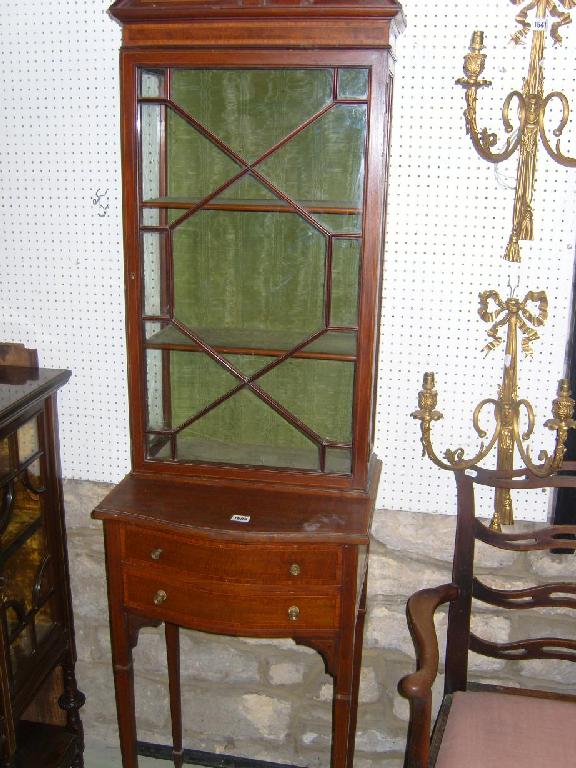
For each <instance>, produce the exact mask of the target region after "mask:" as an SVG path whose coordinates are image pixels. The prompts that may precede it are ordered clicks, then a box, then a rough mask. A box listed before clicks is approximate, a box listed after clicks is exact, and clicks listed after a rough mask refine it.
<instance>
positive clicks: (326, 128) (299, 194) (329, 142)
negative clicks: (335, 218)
mask: <svg viewBox="0 0 576 768" xmlns="http://www.w3.org/2000/svg"><path fill="white" fill-rule="evenodd" d="M365 142H366V107H365V106H363V105H355V104H354V105H343V104H340V105H338V106H336V107H334V109H331V110H330V111H329V112H327V113H325V114H324V115H323V116H322V117H321V118H320V119H319V120H316V121H315V122H314V123H312V124H311V125H309V126H308V127H307V128H306V129H305V130H304V131H302V133H300V134H298V135H297V136H295V137H294V138H293V139H291V140H290V141H289V142H288V143H287V144H286V145H285V146H283V147H282V148H281V149H279V150H278V151H277V152H275V153H274V154H273V155H272V156H271V157H269V158H268V159H267V160H265V161H264V162H263V163H261V164H260V165H258V171H260V172H261V173H263V174H264V176H266V178H267V179H269V180H270V181H271V182H272V183H273V184H274V185H275V186H277V187H278V188H279V189H281V190H282V191H283V192H285V193H287V194H288V195H289V196H290V197H291V198H292V199H293V200H296V201H299V202H301V203H302V205H303V206H304V207H306V208H309V209H311V210H312V209H314V210H317V207H318V206H317V204H318V202H319V201H326V202H328V201H329V202H331V203H334V204H338V205H340V206H342V207H345V208H349V207H350V206H352V207H354V208H358V209H360V210H361V209H362V200H363V194H364V148H365ZM332 207H333V206H332Z"/></svg>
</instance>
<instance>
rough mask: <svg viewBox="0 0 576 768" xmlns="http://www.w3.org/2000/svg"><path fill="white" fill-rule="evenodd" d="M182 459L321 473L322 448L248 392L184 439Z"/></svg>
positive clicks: (210, 415) (180, 440) (181, 437)
mask: <svg viewBox="0 0 576 768" xmlns="http://www.w3.org/2000/svg"><path fill="white" fill-rule="evenodd" d="M178 459H180V460H182V459H188V460H196V461H208V462H224V463H230V464H246V465H254V466H270V467H286V468H287V467H293V468H297V469H309V470H319V469H320V463H319V451H318V447H317V446H316V445H315V444H314V443H313V442H311V441H310V440H308V438H307V437H306V436H305V435H303V434H302V433H301V432H299V431H298V430H297V429H296V428H295V427H293V426H292V425H291V424H289V423H288V422H287V421H286V420H285V419H283V418H282V417H281V416H280V415H278V414H277V413H276V412H275V411H274V410H272V409H271V408H270V407H269V406H267V405H266V403H264V402H263V401H262V400H261V399H260V398H259V397H257V396H256V395H255V394H254V393H253V392H250V391H247V390H245V389H243V390H241V391H240V392H238V393H237V394H236V395H234V396H233V397H231V398H229V399H228V400H226V401H225V402H224V403H222V404H221V405H219V406H218V407H217V408H215V409H214V410H213V411H210V413H208V414H207V415H206V416H204V417H203V418H201V419H199V420H198V421H197V422H195V423H194V424H192V425H191V426H190V427H188V428H187V429H186V430H184V431H183V432H182V433H181V434H180V435H179V437H178Z"/></svg>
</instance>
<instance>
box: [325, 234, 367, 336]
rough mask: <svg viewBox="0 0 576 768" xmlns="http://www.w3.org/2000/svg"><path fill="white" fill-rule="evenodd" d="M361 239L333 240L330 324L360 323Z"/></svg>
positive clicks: (350, 324)
mask: <svg viewBox="0 0 576 768" xmlns="http://www.w3.org/2000/svg"><path fill="white" fill-rule="evenodd" d="M359 275H360V240H352V239H338V238H335V239H334V240H333V241H332V293H331V312H330V324H331V325H336V326H352V327H355V326H357V325H358V291H359Z"/></svg>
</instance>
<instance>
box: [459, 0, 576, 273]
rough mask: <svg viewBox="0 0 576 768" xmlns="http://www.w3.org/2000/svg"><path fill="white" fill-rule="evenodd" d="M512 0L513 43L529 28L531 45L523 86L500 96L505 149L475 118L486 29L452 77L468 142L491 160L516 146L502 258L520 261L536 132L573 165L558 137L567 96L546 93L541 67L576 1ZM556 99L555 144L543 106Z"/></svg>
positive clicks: (529, 231) (529, 217) (527, 233)
mask: <svg viewBox="0 0 576 768" xmlns="http://www.w3.org/2000/svg"><path fill="white" fill-rule="evenodd" d="M510 1H511V2H512V3H513V4H514V5H522V4H524V7H523V9H522V10H521V11H520V12H519V13H518V14H517V15H516V21H517V23H518V24H519V25H520V29H519V30H518V31H517V32H516V33H515V34H514V35H513V36H512V40H513V42H514V43H516V44H519V43H522V42H523V41H524V40H525V38H526V37H527V36H528V35H529V33H530V31H531V30H532V47H531V51H530V61H529V65H528V74H527V76H526V78H525V79H524V83H523V87H522V90H521V91H519V90H513V91H511V92H510V93H509V94H508V96H506V98H505V99H504V103H503V106H502V121H503V123H504V129H505V131H506V133H507V134H510V135H509V136H508V138H507V140H506V143H505V145H504V148H503V149H501V150H498V149H497V148H496V147H497V144H498V136H497V134H496V133H490V132H489V131H488V130H487V129H486V128H482V129H481V130H480V129H479V128H478V123H477V94H478V90H479V89H480V88H484V87H486V86H489V85H491V82H490V81H489V80H483V79H482V78H481V75H482V73H483V71H484V66H485V62H486V54H484V53H482V50H483V48H484V33H483V32H480V31H476V32H474V33H473V35H472V40H471V43H470V48H469V51H470V52H469V53H468V54H466V55H465V56H464V74H465V75H466V77H462V78H460V79H458V80H457V81H456V82H457V83H458V84H459V85H461V86H463V87H464V88H465V90H466V109H465V111H464V117H465V121H466V132H467V133H468V134H469V135H470V138H471V140H472V144H473V145H474V147H475V149H476V151H477V152H478V154H479V155H480V156H481V157H482V158H484V159H485V160H487V161H488V162H491V163H499V162H502V161H503V160H507V159H508V158H510V157H512V155H513V154H514V153H515V152H516V151H517V150H518V148H519V150H520V152H519V159H518V169H517V176H516V195H515V200H514V214H513V222H512V232H511V234H510V238H509V240H508V244H507V246H506V251H505V253H504V258H505V259H507V260H508V261H520V260H521V253H520V241H521V240H532V239H533V210H532V197H533V192H534V182H535V177H536V158H537V153H538V136H540V139H541V141H542V144H543V145H544V148H545V149H546V151H547V152H548V154H549V155H550V157H552V158H553V159H554V160H556V162H558V163H560V164H561V165H564V166H567V167H576V158H573V157H569V156H567V155H565V154H564V153H563V152H562V149H561V147H560V137H561V135H562V132H563V131H564V128H565V127H566V125H567V123H568V118H569V115H570V108H569V103H568V99H567V98H566V96H565V95H564V94H563V93H561V92H559V91H552V92H550V93H548V95H546V96H545V95H544V71H543V66H542V61H543V57H544V48H545V43H546V38H547V35H549V36H550V37H551V38H552V40H553V42H554V44H559V43H561V42H562V37H561V35H560V32H559V30H560V27H562V26H564V25H566V24H570V23H571V21H572V19H571V16H570V13H568V12H567V11H568V10H570V9H571V8H574V7H575V6H576V0H559V2H560V3H561V5H562V6H563V7H564V9H567V10H561V9H560V8H559V7H558V4H557V3H556V2H554V0H530V2H527V1H526V0H510ZM530 12H533V13H534V15H535V18H534V22H533V23H531V22H530V21H529V20H528V18H529V14H530ZM554 100H557V101H558V102H559V103H560V106H561V108H562V117H561V119H560V122H559V123H558V126H557V127H556V128H555V129H554V131H553V135H554V136H555V138H556V142H555V145H554V146H552V142H551V141H550V139H549V138H548V135H547V132H546V125H545V115H546V110H547V108H548V105H549V104H550V102H552V101H554ZM515 102H516V104H517V116H518V126H517V130H516V132H514V125H513V123H512V120H511V119H510V113H511V107H512V105H513V104H514V103H515Z"/></svg>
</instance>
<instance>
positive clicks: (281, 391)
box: [258, 359, 355, 443]
mask: <svg viewBox="0 0 576 768" xmlns="http://www.w3.org/2000/svg"><path fill="white" fill-rule="evenodd" d="M354 368H355V366H354V364H353V363H348V362H341V361H337V360H313V359H312V360H301V359H288V360H285V361H284V362H283V363H281V364H280V365H278V366H277V367H276V368H273V369H272V370H271V371H270V372H269V373H267V374H265V375H264V376H263V377H262V378H261V379H259V380H258V384H259V385H260V386H261V387H262V389H263V390H264V391H266V392H267V393H268V394H270V395H271V396H272V397H273V398H274V399H275V400H277V401H278V402H279V403H280V404H281V405H283V406H284V407H285V408H286V409H287V410H288V411H290V413H293V414H294V415H295V416H297V417H298V418H299V419H300V421H302V422H304V424H306V425H307V426H309V427H311V428H312V429H313V430H314V432H316V433H317V434H318V435H320V437H322V438H325V439H328V440H330V441H333V442H343V443H346V442H350V441H351V440H352V397H353V392H354Z"/></svg>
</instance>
